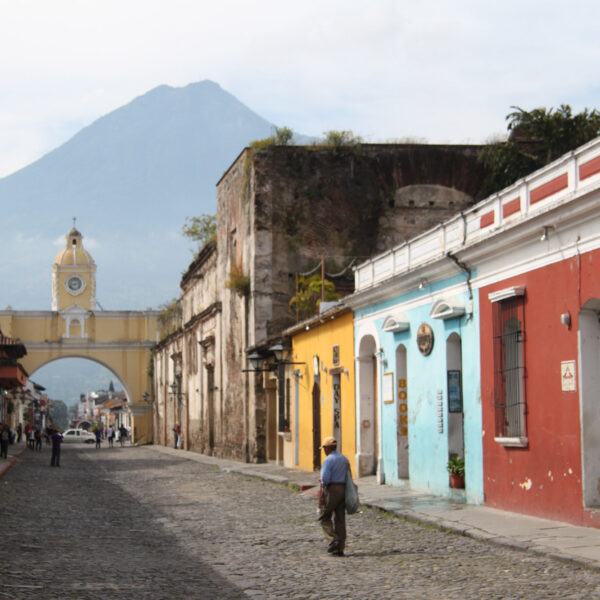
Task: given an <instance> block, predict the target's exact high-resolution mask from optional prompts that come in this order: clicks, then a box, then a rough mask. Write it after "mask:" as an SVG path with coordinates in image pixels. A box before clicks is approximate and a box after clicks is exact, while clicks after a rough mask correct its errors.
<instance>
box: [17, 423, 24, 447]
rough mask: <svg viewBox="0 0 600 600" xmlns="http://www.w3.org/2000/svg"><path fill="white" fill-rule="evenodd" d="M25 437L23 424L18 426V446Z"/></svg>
mask: <svg viewBox="0 0 600 600" xmlns="http://www.w3.org/2000/svg"><path fill="white" fill-rule="evenodd" d="M22 437H23V426H22V425H21V423H19V424H18V425H17V444H20V443H21V438H22Z"/></svg>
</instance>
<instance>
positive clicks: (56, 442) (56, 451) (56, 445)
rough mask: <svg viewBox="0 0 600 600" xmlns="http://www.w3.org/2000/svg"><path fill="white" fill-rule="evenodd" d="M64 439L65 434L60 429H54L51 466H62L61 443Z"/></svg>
mask: <svg viewBox="0 0 600 600" xmlns="http://www.w3.org/2000/svg"><path fill="white" fill-rule="evenodd" d="M62 441H63V436H62V434H60V433H59V432H58V429H55V430H54V433H53V434H52V458H51V459H50V466H51V467H60V445H61V443H62Z"/></svg>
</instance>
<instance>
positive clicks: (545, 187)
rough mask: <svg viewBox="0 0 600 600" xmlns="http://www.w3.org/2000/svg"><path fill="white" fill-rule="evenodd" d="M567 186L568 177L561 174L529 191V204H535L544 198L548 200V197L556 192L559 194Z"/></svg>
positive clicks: (565, 174)
mask: <svg viewBox="0 0 600 600" xmlns="http://www.w3.org/2000/svg"><path fill="white" fill-rule="evenodd" d="M568 185H569V176H568V175H567V173H563V174H562V175H559V176H558V177H555V178H554V179H551V180H550V181H548V182H546V183H543V184H542V185H540V186H539V187H536V188H535V189H533V190H531V192H530V193H529V203H530V204H535V203H536V202H539V201H540V200H544V198H548V196H552V194H556V192H560V191H561V190H564V189H565V188H567V187H568Z"/></svg>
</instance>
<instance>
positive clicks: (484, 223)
mask: <svg viewBox="0 0 600 600" xmlns="http://www.w3.org/2000/svg"><path fill="white" fill-rule="evenodd" d="M493 224H494V211H493V210H492V211H490V212H489V213H485V215H481V219H479V228H480V229H483V228H484V227H489V226H490V225H493Z"/></svg>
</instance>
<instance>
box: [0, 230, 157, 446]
mask: <svg viewBox="0 0 600 600" xmlns="http://www.w3.org/2000/svg"><path fill="white" fill-rule="evenodd" d="M66 240H67V244H66V248H65V249H64V250H62V251H61V252H60V253H59V254H58V255H57V256H56V259H55V261H54V265H53V267H52V308H53V310H51V311H16V310H2V311H0V330H1V331H2V332H3V333H4V335H7V336H9V337H12V338H17V339H19V340H21V342H23V343H24V344H25V347H26V349H27V355H26V356H24V357H23V358H22V359H21V361H20V362H21V364H22V365H23V367H24V368H25V369H26V370H27V372H28V373H32V372H34V371H36V370H37V369H39V368H40V367H42V366H43V365H45V364H47V363H49V362H52V361H54V360H57V359H59V358H88V359H90V360H93V361H95V362H98V363H100V364H101V365H103V366H105V367H106V368H107V369H109V370H110V371H112V372H113V373H114V374H115V375H116V376H117V377H118V378H119V380H120V381H121V383H122V385H123V388H124V389H125V391H126V393H127V396H128V408H129V411H130V414H131V425H132V433H133V441H134V443H140V444H143V443H150V442H152V378H151V372H150V365H151V364H152V363H151V349H152V347H153V346H154V344H155V343H156V341H157V340H158V336H159V323H158V315H159V312H158V311H154V310H146V311H105V310H98V309H97V308H96V298H95V294H96V265H95V263H94V261H93V259H92V257H91V256H90V254H89V253H88V252H87V251H86V250H85V249H84V248H83V243H82V241H83V236H82V235H81V233H79V231H77V230H76V229H75V228H73V229H71V231H69V233H67V235H66Z"/></svg>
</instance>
